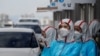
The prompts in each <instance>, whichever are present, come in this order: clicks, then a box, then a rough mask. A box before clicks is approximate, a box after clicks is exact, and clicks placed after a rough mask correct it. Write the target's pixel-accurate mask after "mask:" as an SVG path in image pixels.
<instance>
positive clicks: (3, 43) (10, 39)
mask: <svg viewBox="0 0 100 56" xmlns="http://www.w3.org/2000/svg"><path fill="white" fill-rule="evenodd" d="M35 47H38V43H37V40H36V38H35V36H34V34H33V33H24V32H0V48H35Z"/></svg>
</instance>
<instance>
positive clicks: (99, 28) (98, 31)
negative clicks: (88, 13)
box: [89, 19, 100, 55]
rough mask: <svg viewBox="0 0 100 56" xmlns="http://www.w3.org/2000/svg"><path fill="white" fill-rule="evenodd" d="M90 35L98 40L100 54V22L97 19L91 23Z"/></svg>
mask: <svg viewBox="0 0 100 56" xmlns="http://www.w3.org/2000/svg"><path fill="white" fill-rule="evenodd" d="M89 30H90V36H92V37H93V39H94V40H95V41H96V43H97V46H98V52H99V55H100V22H99V21H98V20H96V19H94V20H92V21H90V23H89Z"/></svg>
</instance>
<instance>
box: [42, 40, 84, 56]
mask: <svg viewBox="0 0 100 56" xmlns="http://www.w3.org/2000/svg"><path fill="white" fill-rule="evenodd" d="M81 47H82V43H81V42H72V43H65V42H63V41H56V40H54V41H52V43H51V45H50V48H44V50H43V52H42V55H41V56H79V54H80V49H81Z"/></svg>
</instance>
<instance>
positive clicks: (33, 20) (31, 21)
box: [20, 19, 39, 22]
mask: <svg viewBox="0 0 100 56" xmlns="http://www.w3.org/2000/svg"><path fill="white" fill-rule="evenodd" d="M20 22H39V21H38V20H30V19H28V20H20Z"/></svg>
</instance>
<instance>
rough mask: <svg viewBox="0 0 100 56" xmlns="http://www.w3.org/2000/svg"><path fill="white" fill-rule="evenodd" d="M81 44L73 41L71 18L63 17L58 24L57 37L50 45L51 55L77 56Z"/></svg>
mask: <svg viewBox="0 0 100 56" xmlns="http://www.w3.org/2000/svg"><path fill="white" fill-rule="evenodd" d="M80 48H81V44H80V43H77V42H76V41H75V37H74V27H73V22H72V20H71V19H63V20H62V21H61V22H60V23H59V25H58V37H57V38H56V40H55V41H53V43H52V45H51V49H50V50H52V52H51V54H52V55H51V56H79V53H80Z"/></svg>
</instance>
